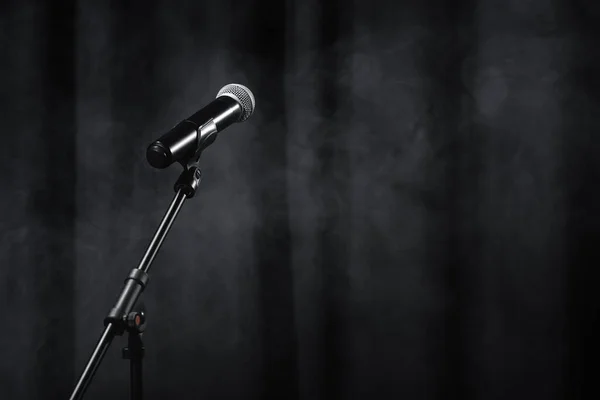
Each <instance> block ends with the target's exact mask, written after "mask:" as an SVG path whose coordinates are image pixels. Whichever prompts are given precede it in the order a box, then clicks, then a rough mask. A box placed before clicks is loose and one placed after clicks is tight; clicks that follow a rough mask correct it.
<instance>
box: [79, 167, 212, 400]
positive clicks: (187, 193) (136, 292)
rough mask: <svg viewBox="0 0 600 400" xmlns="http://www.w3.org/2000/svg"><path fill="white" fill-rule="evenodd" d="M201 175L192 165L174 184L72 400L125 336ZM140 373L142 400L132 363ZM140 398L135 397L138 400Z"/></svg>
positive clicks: (82, 393) (107, 321)
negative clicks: (170, 198) (153, 267)
mask: <svg viewBox="0 0 600 400" xmlns="http://www.w3.org/2000/svg"><path fill="white" fill-rule="evenodd" d="M201 175H202V174H201V172H200V169H199V168H198V166H197V163H196V164H190V165H189V166H188V167H187V168H186V169H185V170H184V171H183V173H182V174H181V176H180V177H179V179H178V180H177V183H176V184H175V192H176V193H175V197H174V198H173V201H172V202H171V205H170V206H169V209H168V210H167V212H166V213H165V215H164V217H163V219H162V221H161V223H160V225H159V226H158V229H157V230H156V232H155V234H154V237H153V238H152V241H151V242H150V244H149V246H148V249H147V250H146V253H145V254H144V256H143V257H142V260H141V261H140V263H139V265H138V267H137V268H134V269H133V270H131V272H130V273H129V276H128V277H127V279H125V286H124V287H123V289H122V291H121V294H120V295H119V298H118V300H117V302H116V304H115V306H114V307H113V308H112V309H111V310H110V312H109V314H108V316H107V317H106V318H105V319H104V325H105V328H104V332H103V333H102V335H101V336H100V339H99V340H98V342H97V344H96V347H95V349H94V351H93V352H92V355H91V356H90V359H89V360H88V363H87V364H86V366H85V368H84V370H83V372H82V374H81V376H80V378H79V381H78V382H77V384H76V385H75V388H74V389H73V392H72V393H71V396H70V397H69V400H79V399H82V398H83V395H84V394H85V391H86V390H87V388H88V386H89V384H90V382H91V381H92V378H93V377H94V375H95V373H96V371H97V369H98V366H99V365H100V363H101V362H102V359H103V358H104V356H105V355H106V351H107V350H108V347H109V346H110V344H111V342H112V340H113V338H114V337H115V335H119V336H120V335H122V334H123V333H124V332H125V330H126V329H127V318H128V316H129V315H130V313H131V311H132V309H133V307H134V306H135V303H136V301H137V299H138V298H139V296H140V294H141V293H142V291H143V290H144V288H145V287H146V285H147V283H148V274H147V273H148V270H149V269H150V265H151V264H152V261H154V258H155V257H156V253H158V250H159V249H160V246H161V245H162V243H163V241H164V239H165V237H166V236H167V233H168V232H169V229H170V228H171V225H172V224H173V221H174V220H175V217H177V214H178V213H179V211H180V210H181V207H182V206H183V203H184V202H185V200H186V198H191V197H193V196H194V194H195V192H196V189H197V188H198V185H199V183H200V178H201ZM138 339H139V338H138ZM140 343H141V340H140ZM134 344H135V343H134ZM132 362H133V360H132ZM138 367H139V368H138ZM138 371H139V377H140V379H139V382H138V381H136V382H135V384H136V385H138V384H139V387H140V391H139V395H140V397H139V398H140V399H141V383H142V381H141V360H140V361H139V366H138V364H135V366H134V365H133V364H132V366H131V378H132V379H133V378H134V377H137V376H138ZM134 372H135V374H134ZM134 375H135V376H134ZM133 383H134V382H132V396H133ZM136 387H137V386H136ZM132 398H133V397H132ZM137 398H138V397H136V399H137Z"/></svg>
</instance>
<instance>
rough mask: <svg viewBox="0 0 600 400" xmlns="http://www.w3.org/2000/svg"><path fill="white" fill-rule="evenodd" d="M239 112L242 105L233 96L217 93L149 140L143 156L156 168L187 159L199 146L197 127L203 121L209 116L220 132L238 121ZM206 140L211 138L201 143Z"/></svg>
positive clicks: (241, 110) (203, 122) (202, 123)
mask: <svg viewBox="0 0 600 400" xmlns="http://www.w3.org/2000/svg"><path fill="white" fill-rule="evenodd" d="M242 113H243V109H242V106H241V105H240V104H239V103H238V102H237V101H236V100H235V99H232V98H231V97H228V96H221V97H218V98H216V99H215V100H213V101H212V102H211V103H210V104H209V105H207V106H206V107H204V108H202V109H201V110H200V111H198V112H197V113H195V114H194V115H192V116H191V117H189V118H187V119H186V120H184V121H182V122H180V123H179V124H177V125H176V126H175V127H174V128H173V129H171V130H170V131H169V132H167V133H165V134H164V135H163V136H161V137H160V138H159V139H158V140H156V141H155V142H153V143H152V144H150V146H149V147H148V149H147V150H146V158H147V160H148V162H149V163H150V165H151V166H153V167H154V168H160V169H162V168H166V167H168V166H169V165H171V164H173V163H174V162H177V161H180V160H187V159H189V158H191V157H193V156H194V154H196V152H197V151H198V150H199V146H200V142H201V138H200V137H199V134H200V132H199V129H200V128H201V127H202V126H203V125H204V124H206V123H207V122H209V121H211V120H212V122H213V123H214V124H215V126H216V130H217V132H220V131H222V130H223V129H225V128H226V127H228V126H229V125H231V124H233V123H234V122H238V121H239V120H240V118H241V116H242ZM212 140H214V138H213V139H212ZM210 143H212V141H211V142H208V143H205V145H208V144H210Z"/></svg>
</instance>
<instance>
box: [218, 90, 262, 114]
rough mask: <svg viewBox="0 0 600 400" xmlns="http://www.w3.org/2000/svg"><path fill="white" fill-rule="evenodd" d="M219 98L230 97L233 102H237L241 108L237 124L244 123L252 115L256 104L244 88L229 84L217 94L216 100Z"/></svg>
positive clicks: (248, 91) (251, 95)
mask: <svg viewBox="0 0 600 400" xmlns="http://www.w3.org/2000/svg"><path fill="white" fill-rule="evenodd" d="M221 96H227V97H231V98H232V99H234V100H235V101H237V102H238V103H239V104H240V106H242V111H243V112H242V116H241V117H240V120H239V122H242V121H245V120H247V119H248V118H250V116H251V115H252V113H254V107H255V105H256V102H255V101H254V95H253V94H252V92H251V91H250V89H248V88H247V87H246V86H243V85H239V84H237V83H230V84H229V85H225V86H223V87H222V88H221V90H219V93H217V98H219V97H221Z"/></svg>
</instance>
